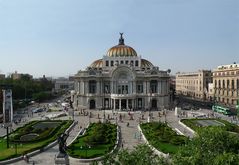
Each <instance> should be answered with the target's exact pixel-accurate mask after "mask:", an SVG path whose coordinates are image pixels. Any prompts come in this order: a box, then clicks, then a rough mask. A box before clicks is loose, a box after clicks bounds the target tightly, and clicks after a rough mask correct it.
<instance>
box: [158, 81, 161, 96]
mask: <svg viewBox="0 0 239 165" xmlns="http://www.w3.org/2000/svg"><path fill="white" fill-rule="evenodd" d="M160 93H161V80H160V81H158V94H160Z"/></svg>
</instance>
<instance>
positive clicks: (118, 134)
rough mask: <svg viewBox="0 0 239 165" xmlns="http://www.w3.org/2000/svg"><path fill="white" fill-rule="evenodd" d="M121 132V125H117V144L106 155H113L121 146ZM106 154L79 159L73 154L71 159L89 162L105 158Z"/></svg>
mask: <svg viewBox="0 0 239 165" xmlns="http://www.w3.org/2000/svg"><path fill="white" fill-rule="evenodd" d="M87 127H88V126H87ZM84 133H85V131H84ZM120 133H121V131H120V127H119V126H117V138H116V142H115V146H114V148H113V149H112V150H111V151H110V152H109V153H107V154H106V155H111V154H112V153H114V152H115V150H116V149H117V147H119V140H120V137H119V136H120ZM72 142H73V141H72ZM106 155H104V156H100V157H96V158H90V159H78V158H74V157H71V156H69V158H70V160H74V161H78V162H84V163H87V162H93V161H99V160H103V159H104V157H105V156H106Z"/></svg>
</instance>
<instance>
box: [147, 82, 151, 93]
mask: <svg viewBox="0 0 239 165" xmlns="http://www.w3.org/2000/svg"><path fill="white" fill-rule="evenodd" d="M147 93H151V91H150V81H147Z"/></svg>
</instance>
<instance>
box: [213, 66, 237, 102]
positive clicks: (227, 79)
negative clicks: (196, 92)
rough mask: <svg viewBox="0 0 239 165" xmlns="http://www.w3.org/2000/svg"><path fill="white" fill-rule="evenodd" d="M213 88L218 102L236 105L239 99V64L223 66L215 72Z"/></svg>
mask: <svg viewBox="0 0 239 165" xmlns="http://www.w3.org/2000/svg"><path fill="white" fill-rule="evenodd" d="M213 86H214V93H215V99H216V101H217V102H220V103H223V104H227V105H236V103H237V100H238V99H239V64H230V65H221V66H218V67H217V69H215V70H213Z"/></svg>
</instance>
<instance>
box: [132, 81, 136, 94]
mask: <svg viewBox="0 0 239 165" xmlns="http://www.w3.org/2000/svg"><path fill="white" fill-rule="evenodd" d="M132 90H133V91H132V94H133V93H136V82H135V81H133V88H132Z"/></svg>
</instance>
